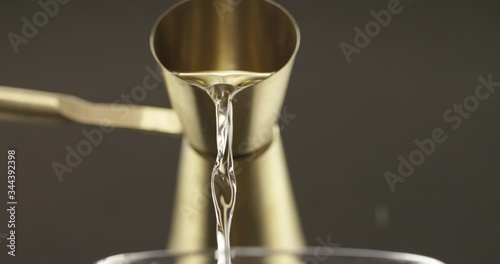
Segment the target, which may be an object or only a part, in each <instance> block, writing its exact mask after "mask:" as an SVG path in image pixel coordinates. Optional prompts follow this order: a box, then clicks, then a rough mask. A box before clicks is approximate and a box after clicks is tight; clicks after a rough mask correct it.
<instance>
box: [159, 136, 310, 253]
mask: <svg viewBox="0 0 500 264" xmlns="http://www.w3.org/2000/svg"><path fill="white" fill-rule="evenodd" d="M214 162H215V158H214V157H213V156H210V155H204V154H200V153H199V152H197V151H196V150H194V149H193V148H192V147H191V146H190V144H189V143H188V142H187V141H186V140H184V142H183V144H182V149H181V158H180V161H179V174H178V183H177V188H176V192H177V193H176V198H175V201H174V209H173V213H172V223H171V228H170V236H169V241H168V248H169V249H171V250H174V251H183V252H184V251H196V250H203V249H207V248H215V247H216V240H215V215H214V208H213V203H212V198H211V196H210V174H211V172H212V167H213V164H214ZM235 162H236V164H237V165H236V168H235V172H236V173H237V177H238V197H237V198H236V208H235V210H236V211H235V213H234V220H233V225H232V229H231V244H232V245H234V246H265V247H269V248H278V249H290V248H298V247H301V246H304V244H305V242H304V236H303V234H302V229H301V225H300V219H299V216H298V212H297V209H296V205H295V200H294V196H293V191H292V187H291V184H290V179H289V173H288V168H287V164H286V157H285V154H284V150H283V145H282V142H281V137H280V134H279V131H278V129H274V139H273V141H272V143H271V145H270V146H269V147H268V148H266V149H264V150H261V151H259V152H256V153H254V154H251V155H248V156H245V157H241V158H239V159H237V160H235Z"/></svg>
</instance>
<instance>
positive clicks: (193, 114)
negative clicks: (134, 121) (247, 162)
mask: <svg viewBox="0 0 500 264" xmlns="http://www.w3.org/2000/svg"><path fill="white" fill-rule="evenodd" d="M213 2H214V1H206V0H188V1H182V2H181V3H179V4H177V5H175V6H174V7H172V8H171V9H169V10H168V11H167V12H165V13H164V14H163V15H162V16H161V17H160V19H159V20H158V22H157V23H156V25H155V27H154V28H153V31H152V34H151V49H152V51H153V54H154V56H155V58H156V59H157V61H158V63H160V64H161V65H162V67H163V75H164V78H165V80H166V84H167V91H168V93H169V97H170V101H171V102H172V106H173V108H174V109H175V111H176V112H177V114H178V115H179V119H180V122H181V123H182V126H183V127H184V134H185V136H186V137H187V139H188V140H189V142H190V143H191V144H192V145H193V147H194V148H195V149H197V150H199V151H201V152H204V153H211V154H215V153H217V151H216V149H217V148H216V141H215V140H214V139H215V131H216V129H215V124H216V122H215V115H214V112H215V109H214V104H213V102H212V100H211V98H210V97H209V96H208V95H207V93H206V92H205V91H203V89H201V88H200V87H199V86H197V85H192V84H189V83H187V82H185V81H184V80H182V79H180V78H179V77H178V76H179V75H189V74H191V75H193V73H195V74H194V75H197V74H200V73H201V74H202V73H207V72H211V73H215V74H220V75H224V74H227V72H234V71H240V72H246V74H250V73H253V74H257V75H267V76H269V77H267V78H265V79H264V80H263V81H261V82H258V83H256V84H255V85H252V86H250V87H248V88H246V89H244V90H242V91H240V92H239V93H238V95H236V97H235V100H234V102H233V109H234V122H233V126H234V127H233V131H234V137H233V154H234V155H236V156H239V155H244V154H248V153H251V152H254V151H256V150H258V149H260V148H262V147H264V146H266V145H268V144H269V143H270V142H269V140H265V139H263V138H262V131H269V130H270V129H272V127H273V125H274V124H275V123H276V121H277V119H278V117H279V114H280V110H281V107H282V104H283V99H284V96H285V92H286V88H287V85H288V80H289V76H290V73H291V71H292V66H293V62H294V59H295V56H296V53H297V51H298V47H299V43H300V33H299V29H298V26H297V24H296V23H295V20H294V19H293V17H292V16H291V15H290V14H289V13H288V11H286V10H285V9H284V8H282V7H281V6H280V5H278V4H276V3H274V2H272V1H267V0H252V1H247V0H245V1H241V2H240V3H239V4H238V5H237V6H235V7H233V9H231V10H229V11H226V12H223V13H219V12H217V10H216V8H214V4H213Z"/></svg>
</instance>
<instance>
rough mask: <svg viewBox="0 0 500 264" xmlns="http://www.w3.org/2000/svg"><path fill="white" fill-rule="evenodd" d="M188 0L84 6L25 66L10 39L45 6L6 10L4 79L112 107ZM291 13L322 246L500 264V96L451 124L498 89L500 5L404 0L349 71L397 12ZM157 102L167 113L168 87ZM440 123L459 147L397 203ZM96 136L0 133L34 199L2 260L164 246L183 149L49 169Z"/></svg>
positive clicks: (1, 25) (302, 174) (101, 156)
mask: <svg viewBox="0 0 500 264" xmlns="http://www.w3.org/2000/svg"><path fill="white" fill-rule="evenodd" d="M174 2H175V1H166V0H162V1H118V0H113V1H97V0H86V1H82V0H72V1H71V2H70V3H69V4H67V5H66V6H63V7H62V9H61V11H60V12H59V14H58V15H57V16H56V17H55V18H53V19H51V20H50V21H49V23H48V25H47V26H45V27H44V28H43V29H41V30H40V32H39V34H38V35H37V36H36V37H35V38H34V39H32V40H30V42H29V43H28V44H27V45H22V46H21V47H20V52H19V54H17V55H16V54H15V53H14V51H13V49H12V48H11V46H10V44H9V42H8V40H7V37H6V35H7V34H8V32H15V33H19V32H20V29H21V26H22V22H21V17H23V16H28V17H31V16H32V15H33V13H34V12H36V11H38V10H39V6H38V5H37V2H36V1H19V0H2V2H1V3H0V35H2V40H1V41H0V52H1V60H0V84H3V85H10V86H17V87H26V88H31V89H37V90H43V91H55V92H61V93H69V94H74V95H77V96H80V97H82V98H85V99H88V100H92V101H97V102H112V101H113V100H115V99H117V98H119V96H120V94H121V93H130V91H131V89H132V88H133V87H134V86H135V85H139V84H140V83H141V82H142V77H143V76H144V75H145V74H146V72H145V70H144V68H145V67H146V66H148V65H155V62H154V60H153V58H152V56H151V54H150V51H149V44H148V37H149V32H150V28H151V26H152V24H153V22H154V20H155V19H156V18H157V17H158V16H159V15H160V14H161V13H162V12H163V11H164V10H165V9H166V8H168V7H169V6H171V5H172V4H173V3H174ZM281 2H282V3H283V4H284V5H285V6H286V7H287V8H288V9H289V10H290V11H291V12H292V13H293V14H294V16H295V17H296V19H297V21H298V23H299V24H300V27H301V29H302V34H303V42H302V47H301V50H300V53H299V55H298V58H297V61H296V66H295V69H294V73H293V76H292V78H291V82H290V87H289V91H288V95H287V99H286V103H285V105H286V107H287V110H288V112H289V113H293V114H296V115H297V118H296V119H294V120H293V121H292V122H291V124H290V125H288V126H287V127H286V129H285V130H284V132H283V135H284V141H285V147H286V151H287V157H288V162H289V167H290V170H291V173H292V181H293V184H294V189H295V191H296V196H297V201H298V205H299V207H300V212H301V215H302V220H303V224H304V228H305V230H306V234H307V237H308V239H309V244H310V245H313V246H314V245H317V242H316V238H318V237H321V238H326V237H327V236H328V235H331V237H332V239H333V240H334V241H335V242H337V243H340V244H341V245H342V246H345V247H362V248H375V249H387V250H396V251H408V252H414V253H421V254H425V255H430V256H433V257H436V258H439V259H441V260H443V261H445V262H447V263H499V262H500V254H499V252H500V243H499V242H498V237H500V225H499V223H500V214H499V205H498V202H499V199H500V192H499V187H500V185H499V183H500V178H499V177H498V176H499V172H500V169H499V166H498V163H499V161H500V158H499V154H498V150H499V148H500V140H499V137H498V135H499V133H500V125H499V122H498V111H499V110H500V95H499V94H496V93H494V94H493V95H492V96H491V97H490V98H489V99H487V100H486V101H482V102H481V105H480V107H479V109H478V110H477V111H476V112H474V113H473V114H472V115H471V117H470V118H469V119H467V120H464V123H463V125H462V127H461V128H460V129H458V130H456V131H453V130H451V129H450V128H449V125H448V124H446V123H445V122H444V121H443V119H442V114H443V112H444V111H445V110H446V109H448V108H450V107H451V106H452V105H453V104H454V103H461V102H462V101H463V99H464V98H465V97H466V96H468V95H472V94H473V93H474V88H475V87H476V85H477V84H478V81H477V77H478V76H480V75H483V76H487V75H488V74H489V73H492V74H493V79H494V80H500V60H499V59H500V52H499V50H498V47H499V46H500V38H499V27H500V17H499V14H500V12H499V11H500V5H499V4H498V2H497V1H464V2H455V1H423V0H418V1H417V0H414V1H411V2H409V1H407V0H401V3H402V5H403V7H404V10H403V11H402V12H401V13H400V14H398V15H396V16H394V17H393V20H392V22H391V23H390V25H389V26H388V27H387V28H385V29H383V30H382V32H381V33H380V35H379V36H377V37H375V38H374V39H373V40H372V42H371V43H370V45H369V46H368V47H366V48H365V49H363V51H362V53H361V54H359V55H353V61H352V63H351V64H348V63H347V62H346V60H345V58H344V57H343V55H342V53H341V51H340V48H339V44H340V43H341V42H342V41H346V42H348V43H350V44H352V43H353V37H354V31H353V27H355V26H360V27H363V26H364V25H365V23H367V22H368V21H370V20H372V17H371V15H370V10H380V9H383V8H385V7H386V4H387V2H388V1H347V0H339V1H281ZM143 103H144V104H148V105H155V106H168V105H169V103H168V99H167V97H166V92H165V91H164V90H163V89H156V90H154V91H153V92H150V93H149V95H148V97H147V99H146V100H145V101H144V102H143ZM436 127H442V128H443V129H445V130H446V132H447V135H448V136H449V138H448V140H447V141H446V142H445V143H444V144H442V145H439V146H438V148H437V151H436V153H435V154H434V155H432V156H431V157H429V158H428V159H427V160H426V161H425V163H424V164H423V165H422V166H420V167H418V168H417V170H416V171H415V173H414V174H413V175H411V176H410V177H409V178H408V179H407V180H406V182H404V183H402V184H398V185H397V186H396V191H395V192H394V193H391V191H390V190H389V188H388V186H387V184H386V181H385V179H384V177H383V173H384V172H385V171H386V170H391V171H394V170H395V169H396V167H397V165H398V161H397V157H398V156H399V155H403V156H408V154H409V152H410V151H412V150H413V149H415V145H414V143H413V141H414V140H415V139H416V138H419V139H422V138H424V137H429V136H430V133H431V131H432V130H433V129H434V128H436ZM85 128H86V127H85V126H82V125H76V124H73V125H67V126H39V125H30V124H14V123H0V131H1V132H0V135H1V136H0V151H1V152H2V153H3V152H6V150H7V148H8V147H15V148H16V149H17V152H18V154H17V158H18V175H19V177H18V183H17V191H18V193H19V194H18V197H19V201H20V204H19V209H18V228H17V230H18V233H19V236H18V240H17V243H18V248H17V253H18V256H17V257H16V258H11V257H8V256H7V250H6V249H5V240H2V242H1V243H0V259H1V261H0V262H1V263H82V264H83V263H91V262H92V261H94V260H96V259H98V258H101V257H104V256H107V255H111V254H115V253H121V252H131V251H141V250H150V249H158V248H162V247H163V246H164V244H165V240H166V237H167V235H168V233H167V232H168V224H169V219H170V218H169V217H170V210H171V209H172V208H171V205H172V201H173V195H174V193H173V191H174V186H175V182H176V179H175V175H176V169H177V161H178V151H179V145H180V139H179V138H176V137H170V136H162V135H158V134H148V133H141V132H136V131H129V130H116V131H115V132H113V133H112V134H110V135H107V136H106V137H105V139H104V143H103V144H101V145H100V146H99V147H98V148H96V149H95V150H94V152H93V153H92V155H90V156H89V157H87V158H85V160H84V162H83V164H82V165H80V166H79V167H77V168H76V169H75V170H74V172H72V173H71V174H70V175H68V176H66V177H65V178H64V181H63V182H62V183H59V182H58V180H57V178H56V176H55V174H54V172H53V171H52V168H51V163H52V162H53V161H59V162H62V161H63V159H64V156H65V155H66V150H65V147H66V146H67V145H70V146H74V145H75V144H76V143H78V142H79V141H80V140H81V139H82V138H84V137H83V136H82V133H81V131H82V130H83V129H85ZM0 155H6V154H0ZM2 160H5V158H2ZM0 169H1V170H2V171H4V170H6V169H5V166H4V165H1V166H0ZM5 174H6V173H5V172H1V173H0V175H4V176H5ZM4 178H6V177H4ZM1 182H2V183H1V184H0V189H1V190H2V192H5V191H6V187H5V181H4V180H3V179H2V180H1ZM5 196H6V195H3V194H2V195H0V197H1V199H0V202H1V203H0V208H4V207H5V199H6V197H5ZM378 205H385V206H386V207H387V208H388V211H389V222H388V223H387V225H386V226H380V225H378V224H377V223H376V217H375V215H376V213H375V212H376V208H377V206H378ZM0 212H1V219H6V218H5V209H1V210H0ZM3 221H4V220H2V222H3ZM6 230H7V227H6V224H3V223H0V233H2V232H3V233H5V232H6Z"/></svg>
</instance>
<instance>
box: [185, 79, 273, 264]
mask: <svg viewBox="0 0 500 264" xmlns="http://www.w3.org/2000/svg"><path fill="white" fill-rule="evenodd" d="M176 75H177V76H178V77H179V78H181V79H183V80H184V81H186V82H188V83H189V84H190V85H196V86H199V87H200V88H202V89H204V90H205V91H207V93H208V95H209V96H210V97H211V98H212V101H213V102H214V104H215V115H216V140H217V157H216V160H215V165H214V168H213V170H212V175H211V193H212V200H213V203H214V208H215V216H216V237H217V252H218V256H217V259H218V264H231V251H230V232H231V221H232V218H233V213H234V206H235V203H236V175H235V173H234V161H233V151H232V143H233V98H234V97H235V95H236V94H237V93H238V92H240V91H241V90H243V89H245V88H246V87H249V86H252V85H254V84H256V83H258V82H261V81H262V80H264V79H266V78H268V77H270V76H271V75H272V73H254V72H244V71H214V72H199V73H177V74H176Z"/></svg>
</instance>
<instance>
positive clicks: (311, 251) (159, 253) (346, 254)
mask: <svg viewBox="0 0 500 264" xmlns="http://www.w3.org/2000/svg"><path fill="white" fill-rule="evenodd" d="M325 249H330V250H332V251H331V252H329V253H328V254H318V250H325ZM210 254H214V259H215V258H216V257H217V250H216V249H207V250H199V251H192V252H189V251H173V250H152V251H142V252H135V253H122V254H117V255H112V256H109V257H106V258H104V259H101V260H99V261H97V262H96V263H95V264H122V263H124V261H129V262H132V261H140V260H146V259H150V258H184V257H193V256H207V255H210ZM231 255H232V257H233V258H234V257H249V258H261V257H268V256H276V255H288V256H297V257H300V256H302V257H308V256H322V257H342V258H366V259H378V260H386V261H410V262H415V263H425V264H445V263H444V262H441V261H439V260H437V259H434V258H431V257H426V256H423V255H419V254H413V253H403V252H395V251H385V250H377V249H358V248H343V247H303V248H297V249H274V248H265V247H247V246H245V247H232V248H231Z"/></svg>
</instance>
